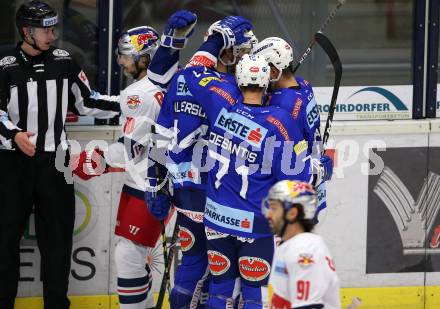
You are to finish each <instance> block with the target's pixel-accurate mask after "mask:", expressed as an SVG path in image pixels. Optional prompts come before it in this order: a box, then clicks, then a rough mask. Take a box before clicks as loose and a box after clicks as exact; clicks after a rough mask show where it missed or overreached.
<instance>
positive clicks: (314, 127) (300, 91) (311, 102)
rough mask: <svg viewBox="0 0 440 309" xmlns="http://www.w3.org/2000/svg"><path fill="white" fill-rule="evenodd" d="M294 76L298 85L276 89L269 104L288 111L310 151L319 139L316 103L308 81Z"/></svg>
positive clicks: (318, 119) (318, 117)
mask: <svg viewBox="0 0 440 309" xmlns="http://www.w3.org/2000/svg"><path fill="white" fill-rule="evenodd" d="M295 78H296V81H297V82H298V85H299V86H298V87H291V88H282V89H276V90H275V91H273V93H272V95H271V99H270V105H274V106H279V107H281V108H282V109H284V110H286V111H287V112H288V113H290V115H291V116H292V117H293V119H294V121H295V122H297V123H298V126H299V127H300V130H301V132H302V134H303V135H304V138H305V139H306V140H307V143H308V147H309V152H311V153H312V150H313V144H314V142H317V141H321V134H320V130H319V125H320V121H321V120H320V116H319V110H318V105H317V104H316V101H315V95H314V94H313V89H312V86H311V85H310V83H309V82H308V81H306V80H304V79H303V78H302V77H295Z"/></svg>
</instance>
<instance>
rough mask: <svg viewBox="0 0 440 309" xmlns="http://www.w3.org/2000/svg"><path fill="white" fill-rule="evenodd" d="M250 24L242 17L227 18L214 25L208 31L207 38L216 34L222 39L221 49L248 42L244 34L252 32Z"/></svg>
mask: <svg viewBox="0 0 440 309" xmlns="http://www.w3.org/2000/svg"><path fill="white" fill-rule="evenodd" d="M252 28H253V26H252V24H251V23H250V22H249V21H248V20H247V19H246V18H244V17H242V16H228V17H225V18H223V19H222V20H221V21H220V22H218V23H215V24H213V25H212V26H211V28H210V29H209V30H208V36H209V35H211V34H213V33H215V32H218V33H220V34H221V35H222V37H223V48H224V49H228V48H230V47H232V46H235V45H241V44H243V43H246V42H247V41H249V37H247V36H246V35H245V34H246V32H248V31H249V30H252Z"/></svg>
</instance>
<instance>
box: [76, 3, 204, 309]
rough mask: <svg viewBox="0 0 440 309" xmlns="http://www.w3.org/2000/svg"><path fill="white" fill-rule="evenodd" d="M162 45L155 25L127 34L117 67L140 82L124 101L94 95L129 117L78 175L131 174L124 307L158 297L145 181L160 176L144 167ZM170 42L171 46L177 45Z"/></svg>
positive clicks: (126, 196) (153, 226)
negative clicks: (153, 69)
mask: <svg viewBox="0 0 440 309" xmlns="http://www.w3.org/2000/svg"><path fill="white" fill-rule="evenodd" d="M176 15H177V16H176ZM173 16H174V17H177V19H178V22H179V25H180V26H184V27H187V26H190V27H191V28H192V26H193V25H194V24H195V22H196V16H195V15H194V14H193V13H191V12H188V11H179V12H177V13H175V14H174V15H173ZM173 16H172V17H171V18H170V20H171V21H172V20H173ZM174 21H176V18H174ZM169 23H170V21H169ZM171 24H172V22H171ZM168 26H170V25H168ZM168 29H170V27H168ZM167 37H168V38H169V36H167ZM159 42H160V40H159V35H158V33H157V32H156V31H155V30H154V29H153V28H151V27H146V26H142V27H137V28H133V29H130V30H128V31H127V32H125V33H123V34H122V36H121V38H120V40H119V42H118V48H117V50H116V53H117V57H118V64H119V65H120V66H121V68H122V69H123V71H124V74H126V75H127V76H131V77H133V78H134V79H135V82H134V83H132V84H131V85H129V86H128V87H127V88H126V89H124V90H123V91H121V93H120V95H119V97H116V96H115V97H109V96H104V95H101V94H98V93H96V94H95V96H96V99H98V100H107V101H108V100H117V101H119V102H120V105H121V113H122V115H123V116H124V117H125V123H124V125H123V132H122V133H123V136H122V137H121V138H120V139H119V141H118V142H116V143H114V144H111V145H110V146H109V147H108V150H107V151H105V152H103V151H101V150H99V149H95V150H86V151H84V152H82V153H81V155H80V158H79V164H78V166H77V168H76V169H75V171H74V173H75V174H76V175H78V176H79V177H80V178H82V179H85V180H87V179H90V178H91V177H93V176H98V175H100V174H102V173H105V172H108V171H110V170H111V169H112V168H114V167H120V168H125V169H126V170H127V171H128V173H127V176H126V179H125V182H124V186H123V188H122V192H121V197H120V203H119V208H118V214H117V222H116V228H115V234H116V235H118V236H119V239H118V242H117V245H116V249H115V264H116V269H117V276H118V278H117V279H118V280H117V292H118V296H119V303H120V308H121V309H145V308H152V307H154V297H153V294H152V293H149V291H150V289H151V286H152V275H151V271H150V268H149V265H148V264H147V255H148V253H149V251H150V250H151V248H154V246H155V244H156V242H157V240H158V238H159V235H160V231H161V225H160V221H159V220H158V219H156V218H154V217H153V216H152V215H151V213H150V212H149V211H148V208H147V205H146V204H145V201H144V194H145V190H146V183H145V182H144V180H145V179H148V178H151V177H154V176H155V175H152V174H150V173H151V172H152V170H153V168H148V165H145V164H144V163H145V162H146V161H148V160H145V158H146V157H147V152H148V147H151V138H150V136H151V134H152V128H153V127H154V124H155V121H156V119H157V116H158V114H159V111H160V106H161V104H162V99H163V92H162V91H161V88H159V87H158V86H157V85H155V84H153V83H152V81H151V79H150V78H149V76H147V69H148V68H149V63H150V60H151V59H152V58H153V56H154V55H155V53H156V52H157V49H158V48H159ZM168 44H170V46H168V47H171V48H172V42H168ZM165 58H166V59H165ZM163 59H164V60H166V61H167V62H168V63H167V64H166V65H165V66H164V70H163V73H162V75H164V76H166V75H169V76H172V74H167V73H166V72H168V71H170V70H174V71H176V70H177V65H175V64H173V63H172V62H170V57H166V55H165V56H164V58H163ZM172 59H174V58H172ZM165 67H166V68H165ZM149 74H150V72H149V71H148V75H149ZM160 75H161V74H155V75H154V77H156V79H157V77H158V76H160ZM150 162H151V161H150Z"/></svg>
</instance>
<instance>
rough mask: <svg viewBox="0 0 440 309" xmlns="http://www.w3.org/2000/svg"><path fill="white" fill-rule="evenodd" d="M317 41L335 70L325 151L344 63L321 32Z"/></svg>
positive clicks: (325, 131)
mask: <svg viewBox="0 0 440 309" xmlns="http://www.w3.org/2000/svg"><path fill="white" fill-rule="evenodd" d="M315 40H316V42H317V43H318V44H319V46H321V47H322V49H323V50H324V52H325V53H326V54H327V56H328V57H329V59H330V61H331V63H332V65H333V70H334V72H335V82H334V84H333V93H332V99H331V101H330V108H329V111H328V116H327V122H326V124H325V130H324V135H323V137H322V144H323V149H325V145H326V144H327V141H328V138H329V136H330V129H331V126H332V122H333V115H334V113H335V110H336V101H337V99H338V93H339V87H340V85H341V79H342V63H341V59H340V58H339V55H338V52H337V51H336V48H335V47H334V46H333V44H332V42H330V40H329V39H328V38H327V37H326V36H325V35H324V34H322V33H321V32H317V33H316V34H315Z"/></svg>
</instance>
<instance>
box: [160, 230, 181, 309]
mask: <svg viewBox="0 0 440 309" xmlns="http://www.w3.org/2000/svg"><path fill="white" fill-rule="evenodd" d="M178 235H179V225H178V224H177V221H176V223H175V226H174V231H173V235H172V237H171V245H170V249H169V250H168V253H166V248H165V250H164V271H163V277H162V282H161V284H160V290H159V296H158V298H157V303H156V309H160V308H162V304H163V300H164V298H165V291H166V289H167V286H168V284H169V280H170V271H171V263H172V262H173V258H174V255H175V250H176V241H177V237H178Z"/></svg>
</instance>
